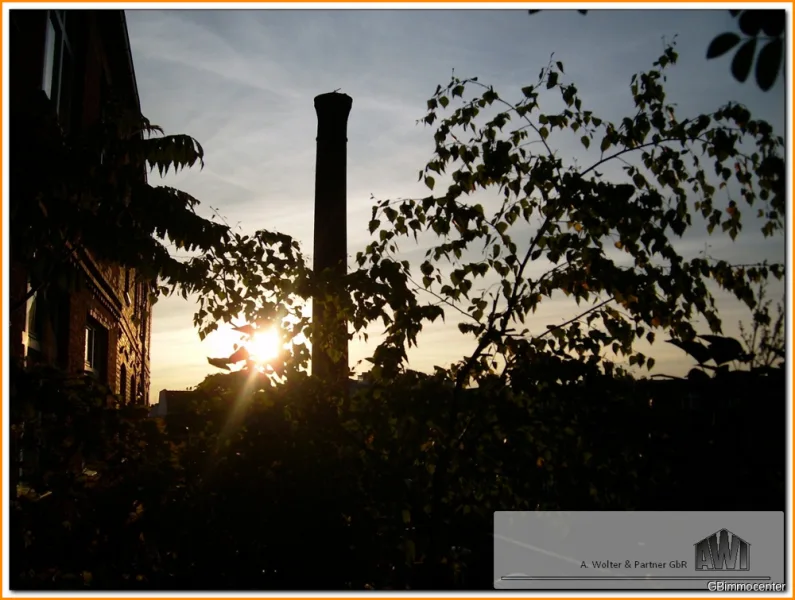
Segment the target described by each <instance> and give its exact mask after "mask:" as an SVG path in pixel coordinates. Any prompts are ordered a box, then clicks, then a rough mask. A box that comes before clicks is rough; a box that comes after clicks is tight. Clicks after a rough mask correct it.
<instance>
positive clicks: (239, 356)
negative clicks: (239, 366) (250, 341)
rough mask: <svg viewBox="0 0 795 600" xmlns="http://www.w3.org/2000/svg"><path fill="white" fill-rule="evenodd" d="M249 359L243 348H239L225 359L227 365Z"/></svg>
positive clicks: (246, 351)
mask: <svg viewBox="0 0 795 600" xmlns="http://www.w3.org/2000/svg"><path fill="white" fill-rule="evenodd" d="M248 357H249V354H248V350H246V348H245V346H241V347H240V348H238V349H237V350H235V352H234V353H233V354H232V356H230V357H229V358H227V359H226V362H227V363H239V362H240V361H241V360H246V359H247V358H248Z"/></svg>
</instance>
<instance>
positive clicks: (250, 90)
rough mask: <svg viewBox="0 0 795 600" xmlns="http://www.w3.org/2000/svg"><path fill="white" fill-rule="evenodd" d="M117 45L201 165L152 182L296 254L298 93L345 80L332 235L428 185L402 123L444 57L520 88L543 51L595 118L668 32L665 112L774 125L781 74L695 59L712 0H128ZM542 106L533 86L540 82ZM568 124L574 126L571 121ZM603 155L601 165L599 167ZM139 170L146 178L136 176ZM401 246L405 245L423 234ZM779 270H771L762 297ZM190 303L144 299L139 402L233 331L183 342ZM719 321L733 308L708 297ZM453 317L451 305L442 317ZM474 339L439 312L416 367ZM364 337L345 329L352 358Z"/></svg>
mask: <svg viewBox="0 0 795 600" xmlns="http://www.w3.org/2000/svg"><path fill="white" fill-rule="evenodd" d="M127 19H128V26H129V32H130V39H131V45H132V54H133V60H134V63H135V70H136V75H137V79H138V87H139V93H140V97H141V103H142V107H143V111H144V114H145V115H146V116H147V117H149V119H151V120H152V121H153V122H154V123H157V124H158V125H160V126H162V127H163V128H164V129H165V130H166V132H168V133H187V134H190V135H192V136H194V137H196V138H197V139H198V140H199V141H200V142H201V143H202V145H203V146H204V149H205V151H206V167H205V168H204V170H203V171H199V170H198V169H196V170H194V171H190V172H187V173H183V174H179V175H177V176H176V177H169V178H168V183H169V184H170V185H176V186H177V187H179V188H181V189H184V190H185V191H187V192H190V193H191V194H193V195H194V196H196V197H197V198H198V199H199V200H200V201H201V202H202V214H204V215H206V216H210V215H211V207H213V208H215V209H217V210H218V211H219V212H220V214H221V215H223V216H224V217H225V218H226V219H227V220H228V222H229V223H230V224H232V225H237V224H239V225H240V227H241V229H242V231H243V232H246V233H251V232H253V231H255V230H257V229H261V228H266V229H270V230H275V231H281V232H284V233H287V234H289V235H292V236H294V237H295V238H297V239H298V240H299V241H300V242H301V244H302V247H303V250H304V252H305V253H306V254H307V255H309V256H311V254H312V207H313V198H314V161H315V131H316V124H317V121H316V117H315V112H314V107H313V98H314V96H316V95H318V94H321V93H325V92H330V91H332V90H335V89H338V88H341V91H342V92H344V93H347V94H349V95H350V96H352V97H353V109H352V111H351V116H350V120H349V129H348V140H349V143H348V208H349V211H348V248H349V253H350V254H351V255H355V253H356V252H357V251H358V250H360V249H362V248H363V247H364V245H365V244H366V243H367V241H368V237H369V234H368V232H367V223H368V220H369V215H370V207H371V206H372V200H371V195H373V196H375V197H376V198H379V199H385V198H397V197H420V196H424V195H427V189H426V188H424V186H422V184H420V183H417V172H418V170H419V169H420V168H422V167H423V166H424V164H425V163H426V162H427V160H428V159H429V158H430V157H431V153H432V150H433V139H432V134H433V130H432V129H430V128H425V127H422V126H419V125H416V124H415V121H416V120H417V119H418V118H421V117H422V116H424V112H425V105H426V100H427V99H428V98H429V97H430V96H431V95H432V93H433V92H434V90H435V88H436V85H437V84H440V83H442V84H444V83H446V82H447V81H448V79H449V77H450V74H451V70H452V69H455V72H456V74H457V75H459V76H462V77H468V76H478V77H479V79H480V80H481V81H483V82H486V83H491V84H493V85H494V87H495V89H496V90H497V91H498V92H499V93H500V94H501V95H502V96H505V97H510V98H519V95H518V94H520V92H519V90H520V89H521V87H523V86H525V85H527V84H530V83H534V82H535V80H536V78H537V75H538V72H539V70H540V69H541V68H542V67H544V66H545V65H546V64H547V62H548V60H549V55H550V54H551V53H552V52H554V53H555V59H556V60H561V61H562V62H563V63H564V65H565V73H566V79H567V80H569V81H573V82H575V83H576V85H577V87H578V88H579V90H580V94H581V96H582V98H583V102H584V103H587V104H588V105H589V107H590V108H591V109H592V110H593V111H594V113H595V114H598V115H600V116H602V117H604V118H606V119H610V120H614V119H615V120H620V118H621V117H623V116H625V114H629V113H630V112H634V111H633V103H632V99H631V97H630V94H629V89H628V85H629V79H630V77H631V76H632V74H633V73H635V72H638V71H640V70H645V69H648V68H649V67H650V66H651V63H652V62H653V61H654V60H655V59H656V58H657V57H658V56H659V54H660V53H661V51H662V49H663V38H665V39H671V38H672V37H673V36H674V35H677V36H678V37H677V41H678V44H677V51H678V52H679V55H680V62H679V64H678V65H677V66H676V67H674V68H673V69H672V70H671V71H670V74H669V81H668V84H667V88H666V89H667V91H668V98H669V100H670V101H672V102H674V103H677V104H678V109H677V111H678V115H679V116H680V118H682V117H685V116H693V115H695V114H698V113H700V112H706V111H711V110H713V109H716V108H718V107H719V106H720V105H722V104H725V103H726V102H727V101H729V100H734V101H739V102H742V103H744V104H745V105H746V106H747V107H748V108H749V109H750V110H751V112H752V113H753V114H754V116H755V117H758V118H763V119H766V120H768V121H770V122H771V123H772V124H773V125H774V127H775V128H776V130H777V131H778V132H780V134H781V135H784V134H785V130H784V123H785V112H786V97H785V87H784V84H783V81H781V80H779V81H778V82H777V83H776V86H775V87H774V88H773V89H772V90H771V91H769V92H767V93H764V92H761V91H759V89H758V88H757V87H756V84H755V83H754V82H753V81H749V82H748V83H746V84H740V83H737V82H735V81H734V79H733V78H732V77H731V75H730V72H729V65H730V62H731V59H730V58H729V56H726V57H723V58H719V59H716V60H712V61H707V60H706V59H705V53H706V48H707V46H708V44H709V41H710V40H711V39H712V38H713V37H715V35H717V34H719V33H722V32H723V31H726V30H733V29H734V28H733V24H732V19H731V17H730V16H729V14H728V12H727V11H726V10H725V9H724V10H717V11H704V10H682V9H679V10H667V11H659V10H653V11H652V10H648V11H646V10H639V9H632V10H622V11H591V12H590V13H589V14H588V15H587V16H581V15H579V14H577V13H576V12H574V11H571V10H569V11H551V10H550V11H545V12H542V13H539V14H536V15H533V16H529V15H528V14H527V12H526V10H493V9H491V10H444V11H442V10H256V11H255V10H128V11H127ZM541 103H542V106H543V104H544V97H543V96H542V97H541ZM572 139H573V140H574V139H576V138H572ZM556 147H557V148H558V150H559V151H560V155H561V156H562V157H564V159H569V158H570V159H579V160H581V161H582V160H583V154H582V152H583V149H582V147H581V146H577V145H575V144H574V143H573V141H572V140H569V139H561V140H559V142H557V143H556ZM608 173H609V171H608ZM151 181H152V182H153V183H156V179H155V178H154V177H153V178H152V179H151ZM706 243H709V244H711V246H712V247H711V248H710V253H711V254H713V255H715V256H719V257H721V258H725V259H727V260H730V261H734V262H743V263H748V262H752V261H756V260H760V259H763V258H766V259H768V260H775V261H783V260H784V258H785V256H784V254H785V245H784V238H783V236H779V237H777V238H775V239H774V240H772V241H770V240H767V241H766V240H764V239H763V238H762V235H761V233H759V231H758V228H757V227H753V226H752V224H750V223H749V224H748V226H747V227H746V229H745V230H744V231H743V233H742V234H741V235H740V237H739V238H738V240H737V242H735V243H732V242H731V241H730V240H728V238H725V239H724V238H723V237H713V238H710V239H707V238H706V237H705V236H702V235H701V230H699V232H698V235H697V236H692V235H691V236H690V237H688V238H686V239H685V240H684V241H683V242H682V244H683V246H682V252H683V253H685V254H686V255H688V256H690V255H693V254H694V253H696V252H698V251H699V250H702V249H703V248H704V246H705V244H706ZM402 248H405V249H406V250H407V251H408V258H409V259H411V260H413V261H416V259H418V258H421V257H422V255H423V251H424V248H420V249H414V248H412V247H411V245H409V244H405V243H404V244H403V246H402ZM782 289H783V286H781V285H777V286H774V287H771V290H770V291H771V295H772V298H773V299H774V300H778V299H779V298H780V297H781V296H780V293H781V290H782ZM194 306H195V305H194V304H193V303H192V302H186V301H185V300H183V299H182V298H176V297H172V298H167V299H164V300H161V301H159V302H158V303H157V305H156V307H155V310H154V323H153V333H152V355H151V365H152V382H151V390H152V399H151V400H152V402H157V394H158V393H159V391H160V390H161V389H185V388H186V387H189V386H193V385H195V384H197V383H199V382H200V381H201V380H202V379H203V377H204V376H205V375H206V374H208V373H212V372H217V371H216V370H214V369H213V367H211V366H210V365H208V364H207V360H206V357H207V356H208V355H221V354H223V353H224V352H225V351H226V352H231V344H232V342H233V341H234V338H232V337H231V336H229V335H228V334H227V335H224V334H221V335H216V336H211V338H210V339H209V340H207V341H205V342H200V341H199V338H198V335H197V332H196V331H195V329H194V328H193V324H192V317H193V313H194ZM721 307H722V308H723V309H724V311H723V312H722V316H723V318H724V323H725V327H726V332H727V333H729V334H734V333H736V323H737V321H738V320H739V319H744V320H748V319H749V318H750V314H749V312H748V311H747V310H744V309H743V308H742V307H739V306H738V305H737V303H735V302H732V301H725V302H722V303H721ZM570 310H571V307H570V306H569V304H568V303H565V302H559V303H556V302H549V303H548V304H547V305H544V306H542V308H541V309H540V310H539V315H540V316H539V317H538V319H537V320H535V321H533V322H531V323H530V326H531V327H532V326H533V325H535V326H536V327H539V326H540V327H544V325H545V324H547V323H556V322H561V321H563V320H564V319H565V318H566V317H567V316H572V315H573V313H571V312H570ZM453 323H454V322H453ZM470 346H471V347H472V348H473V347H474V344H468V343H467V340H466V339H465V338H462V336H461V334H460V333H459V332H458V330H457V328H456V327H455V325H454V324H453V325H452V326H451V325H450V321H448V325H443V324H439V325H438V326H436V325H435V326H433V327H430V328H427V330H426V333H425V334H424V335H423V337H422V338H421V339H420V348H419V349H418V350H416V351H412V353H411V354H410V359H411V366H412V368H416V369H419V370H424V369H430V368H432V367H433V365H436V364H440V365H442V364H447V363H449V362H451V361H454V360H457V359H459V358H461V357H462V356H463V355H464V353H465V352H466V350H468V349H470ZM367 350H368V348H366V347H364V346H363V345H361V344H358V343H354V344H353V345H352V347H351V364H352V365H353V364H354V363H355V362H356V361H357V360H359V359H361V358H363V357H364V356H365V355H366V354H367ZM650 353H651V354H652V355H654V356H655V357H656V358H657V367H656V368H655V371H654V372H656V373H668V374H680V373H682V372H683V370H686V369H687V368H689V366H691V364H692V363H691V361H690V359H688V358H687V357H686V356H684V355H683V354H682V353H681V352H680V351H678V350H677V349H676V348H673V347H671V346H670V345H668V344H664V343H661V342H658V343H657V344H655V346H654V347H653V348H652V349H651V351H650Z"/></svg>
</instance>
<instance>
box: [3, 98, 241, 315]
mask: <svg viewBox="0 0 795 600" xmlns="http://www.w3.org/2000/svg"><path fill="white" fill-rule="evenodd" d="M13 100H14V104H13V106H12V112H13V115H14V119H13V122H12V128H11V147H12V149H13V160H12V163H11V169H12V174H11V177H12V178H13V180H14V186H15V190H14V194H13V195H12V197H11V207H10V217H11V229H10V230H11V236H12V237H11V248H12V249H13V255H14V259H15V260H17V261H21V262H22V263H24V264H25V265H26V266H27V268H28V269H29V272H30V276H31V279H32V280H33V281H34V282H35V283H34V288H33V289H32V290H31V292H30V294H32V293H34V292H36V291H38V290H39V289H44V288H46V287H47V286H48V285H49V284H50V283H51V282H55V283H56V284H60V286H61V288H68V287H69V286H70V278H71V276H72V271H71V269H70V268H69V265H70V259H71V258H73V257H75V256H77V257H80V256H82V253H83V252H85V251H88V252H89V253H90V254H91V255H92V256H93V257H94V258H96V259H99V260H102V261H108V262H110V263H112V264H119V265H122V266H125V267H128V268H134V269H135V270H136V271H137V272H138V273H139V275H140V276H141V277H142V278H144V279H146V280H150V281H157V279H158V278H162V280H163V283H164V284H165V285H167V286H170V288H171V290H173V289H175V288H176V287H178V286H180V285H181V284H184V283H185V282H187V281H189V280H190V279H191V277H194V276H195V275H196V274H195V273H191V272H188V271H187V270H186V268H185V266H184V265H183V264H182V263H181V262H180V261H179V260H177V259H175V258H173V257H172V256H171V255H170V254H169V251H168V245H169V244H173V245H175V246H176V247H177V248H185V249H188V250H194V249H200V250H203V251H208V250H210V249H212V248H218V247H220V246H221V245H222V244H223V243H224V241H225V239H226V236H227V227H225V226H223V225H219V224H217V223H214V222H212V221H209V220H206V219H204V218H202V217H200V216H199V215H197V214H196V213H195V208H196V206H197V205H198V201H197V200H196V199H195V198H193V197H192V196H190V195H189V194H187V193H185V192H182V191H180V190H177V189H174V188H171V187H168V186H156V185H151V184H150V183H148V182H147V179H146V171H147V168H149V169H150V170H153V169H157V170H158V172H159V173H160V174H161V175H162V174H165V173H167V172H168V171H169V170H173V171H178V170H180V169H183V168H188V167H192V166H194V165H195V164H199V165H202V166H203V156H204V150H203V149H202V147H201V145H200V144H199V143H198V142H197V141H196V140H194V139H193V138H191V137H189V136H187V135H164V134H163V131H162V130H161V129H160V128H159V127H158V126H156V125H153V124H151V123H150V122H149V121H148V120H147V119H146V118H145V117H143V116H142V115H140V114H139V113H137V112H135V111H131V110H129V109H126V108H123V107H122V105H120V104H118V103H115V102H109V103H108V104H107V105H106V106H105V107H104V110H105V117H104V118H103V120H102V121H101V122H99V123H98V124H97V125H96V126H94V127H89V128H81V129H78V130H76V131H74V132H70V133H69V134H65V133H64V132H63V131H62V130H61V128H60V126H59V125H58V121H57V116H56V115H55V114H54V112H53V109H52V107H51V104H50V103H49V101H48V99H47V98H46V96H44V95H43V94H41V93H39V94H34V95H32V96H29V97H28V96H22V95H21V92H19V93H18V94H16V95H14V98H13ZM42 165H47V168H45V169H42V168H41V166H42ZM166 289H168V288H166V287H164V288H161V289H160V291H166ZM30 294H29V295H30ZM25 299H26V298H14V299H12V303H13V305H14V306H15V307H16V306H21V305H23V304H24V301H25Z"/></svg>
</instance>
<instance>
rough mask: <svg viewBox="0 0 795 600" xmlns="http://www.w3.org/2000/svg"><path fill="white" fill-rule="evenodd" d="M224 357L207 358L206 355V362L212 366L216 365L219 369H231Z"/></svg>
mask: <svg viewBox="0 0 795 600" xmlns="http://www.w3.org/2000/svg"><path fill="white" fill-rule="evenodd" d="M226 360H227V359H225V358H209V357H207V362H208V363H210V364H211V365H212V366H214V367H217V368H219V369H226V370H227V371H231V370H232V369H230V368H229V365H228V364H226Z"/></svg>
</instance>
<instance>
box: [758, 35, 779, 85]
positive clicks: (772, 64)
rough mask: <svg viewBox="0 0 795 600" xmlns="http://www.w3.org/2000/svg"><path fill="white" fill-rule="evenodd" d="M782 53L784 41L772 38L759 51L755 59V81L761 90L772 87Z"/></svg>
mask: <svg viewBox="0 0 795 600" xmlns="http://www.w3.org/2000/svg"><path fill="white" fill-rule="evenodd" d="M783 54H784V41H783V40H782V39H781V38H779V39H777V40H773V41H772V42H769V43H768V44H765V47H764V48H762V50H761V51H760V52H759V57H758V58H757V59H756V83H757V84H758V85H759V89H761V90H762V91H763V92H766V91H768V90H769V89H770V88H772V87H773V84H775V83H776V79H777V78H778V70H779V67H780V66H781V61H782V58H783Z"/></svg>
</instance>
